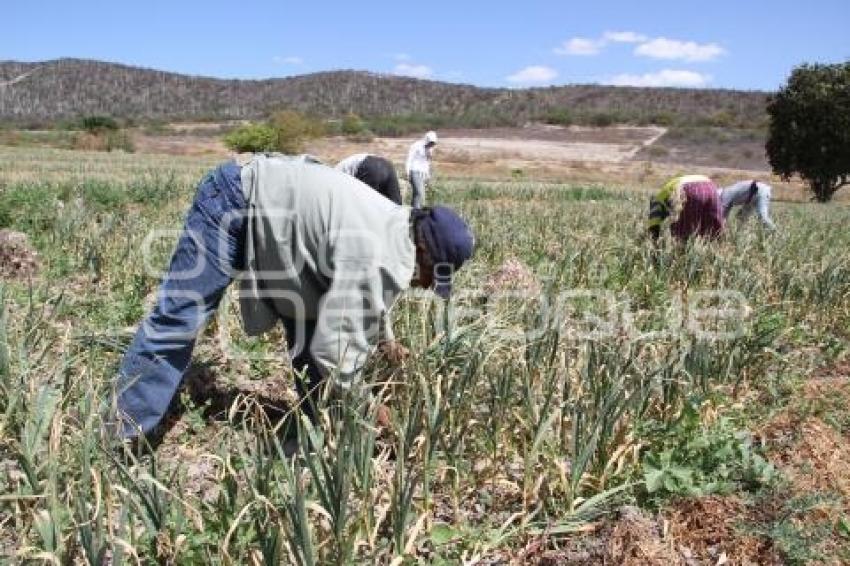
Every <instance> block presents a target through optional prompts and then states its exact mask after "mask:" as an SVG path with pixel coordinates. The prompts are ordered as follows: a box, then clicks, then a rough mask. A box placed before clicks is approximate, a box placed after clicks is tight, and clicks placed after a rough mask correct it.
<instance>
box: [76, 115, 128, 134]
mask: <svg viewBox="0 0 850 566" xmlns="http://www.w3.org/2000/svg"><path fill="white" fill-rule="evenodd" d="M80 126H82V128H83V129H84V130H85V131H87V132H89V133H92V134H100V133H103V132H108V131H115V130H118V128H119V126H118V122H117V121H116V120H115V118H112V117H110V116H85V117H84V118H83V119H82V120H80Z"/></svg>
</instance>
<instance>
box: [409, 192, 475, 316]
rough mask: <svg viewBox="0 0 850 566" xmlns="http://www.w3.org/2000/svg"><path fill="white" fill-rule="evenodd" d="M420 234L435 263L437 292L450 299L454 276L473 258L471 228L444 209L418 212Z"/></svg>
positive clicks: (451, 212) (453, 212)
mask: <svg viewBox="0 0 850 566" xmlns="http://www.w3.org/2000/svg"><path fill="white" fill-rule="evenodd" d="M417 217H418V228H419V234H420V235H421V237H422V240H423V243H424V244H425V247H426V248H427V250H428V253H429V255H430V256H431V261H432V262H433V263H434V292H435V293H437V294H438V295H440V296H441V297H443V298H444V299H447V298H448V297H449V295H450V294H451V292H452V276H453V275H454V272H455V271H457V270H458V269H460V266H462V265H463V264H464V263H465V262H466V260H468V259H469V258H470V257H472V251H473V249H474V248H475V237H474V236H473V235H472V230H471V229H470V228H469V225H468V224H467V223H466V222H464V220H463V218H461V217H460V216H458V215H457V213H456V212H455V211H454V210H452V209H450V208H446V207H445V206H435V207H432V208H424V209H421V210H419V211H417Z"/></svg>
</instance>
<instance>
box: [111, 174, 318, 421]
mask: <svg viewBox="0 0 850 566" xmlns="http://www.w3.org/2000/svg"><path fill="white" fill-rule="evenodd" d="M241 184H242V183H241V168H240V167H239V166H238V165H236V164H235V163H227V164H225V165H222V166H220V167H218V168H217V169H216V170H215V171H213V172H212V173H210V174H209V175H208V176H207V177H206V178H204V180H203V181H202V182H201V184H200V186H199V187H198V191H197V193H196V194H195V200H194V202H193V203H192V207H191V208H190V209H189V213H188V215H187V217H186V224H185V226H184V229H183V234H182V235H181V236H180V239H179V241H178V242H177V248H176V249H175V250H174V254H173V255H172V257H171V263H170V265H169V267H168V273H167V274H166V275H165V277H164V278H163V280H162V283H161V284H160V288H159V292H158V296H157V303H156V305H155V306H154V308H153V310H152V311H151V313H150V314H149V315H148V316H147V318H146V319H145V320H144V322H143V323H142V324H141V325H140V326H139V329H138V331H137V332H136V335H135V337H134V338H133V342H132V344H131V345H130V348H129V349H128V350H127V352H126V354H125V355H124V359H123V360H122V362H121V367H120V370H119V376H118V385H117V391H116V394H117V408H118V412H119V418H120V422H121V430H120V434H121V435H122V436H123V437H125V438H132V437H135V436H137V435H138V434H139V432H142V433H148V432H150V431H151V430H152V429H153V428H154V427H156V425H157V424H159V422H160V420H162V417H163V416H164V415H165V413H166V411H167V410H168V407H169V405H170V404H171V400H172V399H173V398H174V394H175V393H176V391H177V388H178V387H179V386H180V383H181V382H182V380H183V374H184V372H185V371H186V369H187V368H188V367H189V363H190V361H191V358H192V351H193V349H194V347H195V340H196V338H197V336H198V333H199V332H200V331H201V329H202V328H203V325H204V323H205V322H206V321H207V320H208V319H209V318H210V316H211V315H212V314H213V313H215V311H216V310H217V309H218V305H219V303H220V302H221V299H222V297H223V296H224V293H225V291H226V290H227V287H228V285H230V283H231V281H233V278H234V277H235V276H236V275H237V274H238V272H239V271H240V270H241V269H242V268H243V262H244V247H245V222H244V211H245V206H246V205H245V199H244V196H243V194H242V186H241ZM296 322H302V323H303V322H304V321H294V320H284V321H283V323H284V327H285V329H286V331H287V336H295V335H296V334H295V324H296ZM314 327H315V323H311V322H307V323H306V324H305V340H304V342H303V343H302V344H301V345H300V348H299V351H297V352H291V355H292V356H293V358H292V361H293V367H294V368H295V369H296V370H299V371H300V370H302V369H304V368H305V366H306V373H307V376H308V378H309V381H308V384H307V385H306V386H304V385H300V384H299V387H298V390H299V393H300V394H302V396H303V395H304V394H306V393H307V391H308V390H315V389H317V388H318V385H319V384H320V382H321V376H320V374H319V371H318V366H317V365H316V363H315V362H314V360H313V358H312V357H311V356H310V354H309V344H310V341H311V340H312V335H313V330H314Z"/></svg>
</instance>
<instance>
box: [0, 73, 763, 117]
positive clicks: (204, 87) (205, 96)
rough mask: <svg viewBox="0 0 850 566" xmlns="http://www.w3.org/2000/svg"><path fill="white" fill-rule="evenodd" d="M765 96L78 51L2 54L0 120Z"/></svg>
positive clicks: (743, 107) (636, 109)
mask: <svg viewBox="0 0 850 566" xmlns="http://www.w3.org/2000/svg"><path fill="white" fill-rule="evenodd" d="M766 96H767V95H766V93H761V92H741V91H732V90H696V89H673V88H633V87H610V86H598V85H571V86H560V87H547V88H533V89H522V90H515V89H500V88H480V87H476V86H471V85H462V84H452V83H444V82H438V81H428V80H419V79H413V78H407V77H398V76H392V75H382V74H376V73H369V72H362V71H332V72H322V73H314V74H309V75H302V76H296V77H287V78H275V79H264V80H235V79H218V78H210V77H199V76H189V75H181V74H177V73H170V72H164V71H157V70H153V69H145V68H139V67H132V66H128V65H121V64H116V63H106V62H100V61H90V60H80V59H58V60H53V61H45V62H36V63H22V62H15V61H4V62H0V123H5V124H15V125H24V126H39V125H45V124H51V123H54V122H57V121H61V120H68V119H74V118H77V117H79V116H81V115H90V114H108V115H112V116H115V117H118V118H122V119H126V120H134V121H155V120H228V119H258V118H263V117H265V116H267V115H268V114H269V113H270V112H273V111H274V110H278V109H281V108H292V109H296V110H300V111H303V112H309V113H313V114H316V115H320V116H323V117H339V116H342V115H344V114H346V113H348V112H354V113H356V114H359V115H361V116H364V117H371V118H374V117H384V118H387V117H399V116H420V117H423V116H424V117H428V118H429V119H430V120H432V121H433V120H436V121H438V122H440V121H444V122H445V123H447V124H448V123H451V124H453V125H458V126H467V127H487V126H499V125H513V124H518V123H522V122H524V121H528V120H531V119H543V120H551V121H554V122H560V123H563V122H568V121H578V122H584V123H599V124H600V125H605V123H606V122H607V123H610V122H630V123H644V124H645V123H662V124H673V123H675V124H680V125H682V124H690V125H720V126H740V127H753V126H759V125H761V124H763V123H764V121H765V111H764V104H765V100H766ZM437 125H442V124H439V123H438V124H437Z"/></svg>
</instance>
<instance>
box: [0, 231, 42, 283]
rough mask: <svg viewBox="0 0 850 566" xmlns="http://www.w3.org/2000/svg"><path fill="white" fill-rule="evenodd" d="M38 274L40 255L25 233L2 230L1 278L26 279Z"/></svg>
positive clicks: (0, 239) (0, 241) (0, 249)
mask: <svg viewBox="0 0 850 566" xmlns="http://www.w3.org/2000/svg"><path fill="white" fill-rule="evenodd" d="M37 272H38V253H37V252H36V251H35V250H34V249H33V248H32V246H30V243H29V238H28V237H27V235H26V234H24V233H23V232H16V231H14V230H6V229H4V230H0V278H3V279H26V278H27V277H32V276H33V275H35V274H36V273H37Z"/></svg>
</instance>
